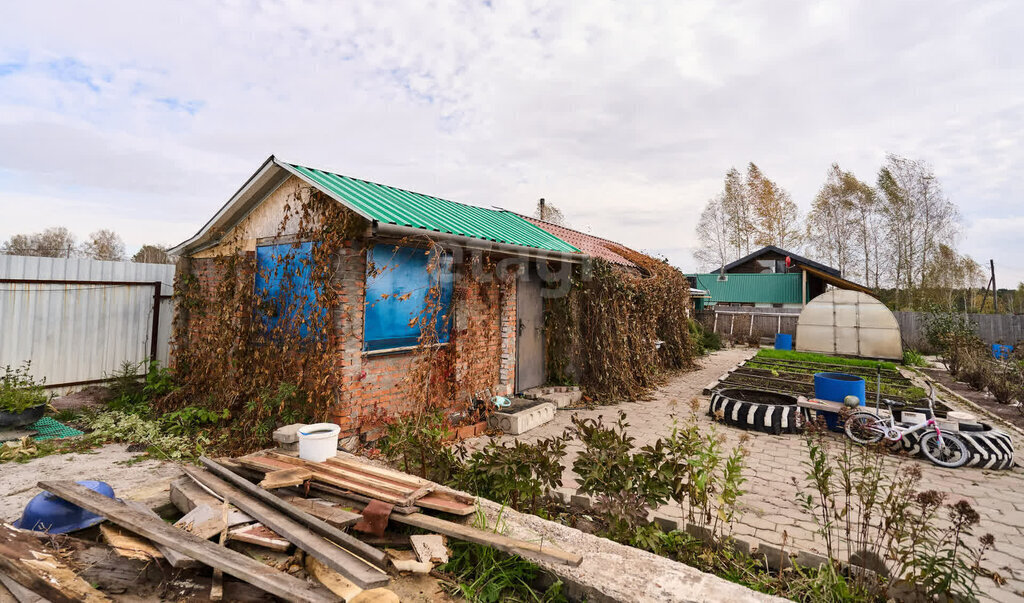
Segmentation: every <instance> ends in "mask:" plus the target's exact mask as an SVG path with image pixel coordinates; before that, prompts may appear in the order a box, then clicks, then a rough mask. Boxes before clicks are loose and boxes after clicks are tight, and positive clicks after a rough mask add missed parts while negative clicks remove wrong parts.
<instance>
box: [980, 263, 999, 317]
mask: <svg viewBox="0 0 1024 603" xmlns="http://www.w3.org/2000/svg"><path fill="white" fill-rule="evenodd" d="M988 265H989V268H990V269H991V270H992V276H991V277H990V278H989V279H988V284H987V285H985V295H983V296H982V298H981V311H982V312H984V311H985V300H987V299H988V290H989V288H991V289H992V308H993V309H994V311H995V313H996V314H999V295H998V294H997V293H998V291H999V290H998V289H996V262H995V260H989V261H988Z"/></svg>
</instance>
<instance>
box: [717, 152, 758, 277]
mask: <svg viewBox="0 0 1024 603" xmlns="http://www.w3.org/2000/svg"><path fill="white" fill-rule="evenodd" d="M719 199H720V203H721V205H722V211H723V212H724V213H725V218H726V223H727V228H726V231H727V232H728V233H729V236H728V239H729V243H730V245H731V246H732V248H733V253H732V255H733V256H734V257H733V259H737V258H740V257H742V256H745V255H747V254H748V253H750V251H751V249H750V248H751V243H752V242H753V240H754V222H753V213H752V211H751V206H750V196H749V195H748V194H747V187H746V185H745V184H744V183H743V176H742V175H741V174H740V172H739V170H737V169H736V168H729V171H728V172H726V173H725V188H724V190H723V191H722V194H721V196H720V197H719Z"/></svg>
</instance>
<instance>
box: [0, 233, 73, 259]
mask: <svg viewBox="0 0 1024 603" xmlns="http://www.w3.org/2000/svg"><path fill="white" fill-rule="evenodd" d="M0 251H2V252H3V253H4V254H6V255H30V256H36V257H44V258H67V257H71V256H73V255H75V236H74V235H73V234H71V231H70V230H68V229H67V228H65V227H63V226H51V227H50V228H47V229H45V230H43V231H42V232H36V233H32V234H16V235H13V236H11V238H9V239H7V241H6V242H5V243H4V244H3V247H0Z"/></svg>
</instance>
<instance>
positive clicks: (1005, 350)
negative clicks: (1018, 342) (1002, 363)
mask: <svg viewBox="0 0 1024 603" xmlns="http://www.w3.org/2000/svg"><path fill="white" fill-rule="evenodd" d="M1010 354H1013V346H1012V345H1005V344H1002V343H993V344H992V357H993V358H995V359H996V360H1006V359H1007V358H1009V357H1010Z"/></svg>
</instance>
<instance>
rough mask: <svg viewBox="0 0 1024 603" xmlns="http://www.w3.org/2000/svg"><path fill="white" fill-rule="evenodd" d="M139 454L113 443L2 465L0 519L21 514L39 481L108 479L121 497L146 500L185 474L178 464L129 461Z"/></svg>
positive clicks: (37, 490)
mask: <svg viewBox="0 0 1024 603" xmlns="http://www.w3.org/2000/svg"><path fill="white" fill-rule="evenodd" d="M138 456H140V455H139V454H137V453H132V452H128V451H127V446H125V445H122V444H110V445H107V446H103V447H101V448H97V449H95V450H91V451H89V452H86V453H73V454H53V455H50V456H44V457H42V458H38V459H33V460H32V461H29V462H27V463H4V464H3V465H0V519H2V520H5V521H13V520H15V519H18V518H19V517H21V512H22V510H23V509H24V508H25V503H27V502H28V501H29V500H31V499H32V497H33V496H35V495H36V494H39V492H40V489H39V488H38V487H37V486H36V483H38V482H39V481H40V480H75V481H78V480H85V479H95V480H101V481H105V482H107V483H108V484H110V485H111V486H113V488H114V494H115V495H116V496H117V497H118V498H129V499H133V500H146V499H149V498H152V497H154V496H157V495H159V494H161V492H163V493H166V492H167V483H168V482H169V481H170V480H171V479H172V478H174V477H177V476H179V475H182V472H181V466H180V465H178V464H176V463H168V462H162V461H152V460H146V461H141V462H137V463H134V464H131V463H129V461H132V460H133V459H135V458H137V457H138Z"/></svg>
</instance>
